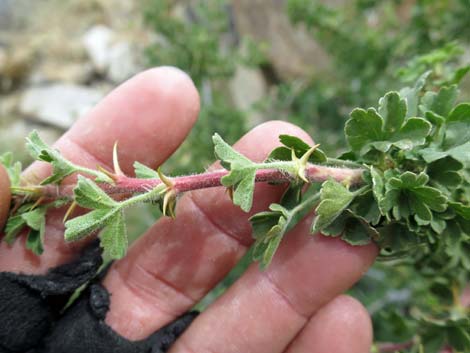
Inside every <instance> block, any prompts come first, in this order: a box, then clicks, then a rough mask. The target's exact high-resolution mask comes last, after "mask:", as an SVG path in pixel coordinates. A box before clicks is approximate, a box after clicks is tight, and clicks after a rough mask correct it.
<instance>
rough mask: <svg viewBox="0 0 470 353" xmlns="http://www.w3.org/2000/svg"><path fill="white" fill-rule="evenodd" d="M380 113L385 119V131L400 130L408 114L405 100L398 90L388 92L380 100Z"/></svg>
mask: <svg viewBox="0 0 470 353" xmlns="http://www.w3.org/2000/svg"><path fill="white" fill-rule="evenodd" d="M379 115H380V116H381V117H382V118H383V121H384V126H383V131H384V132H388V133H395V132H397V131H399V130H400V128H401V126H402V125H403V122H404V120H405V116H406V102H405V100H404V99H402V98H401V97H400V95H399V94H398V93H397V92H388V93H387V94H386V95H385V96H384V97H382V98H380V100H379Z"/></svg>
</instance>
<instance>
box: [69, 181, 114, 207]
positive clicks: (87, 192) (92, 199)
mask: <svg viewBox="0 0 470 353" xmlns="http://www.w3.org/2000/svg"><path fill="white" fill-rule="evenodd" d="M73 192H74V195H75V202H77V203H78V205H80V206H82V207H85V208H90V209H97V208H100V209H102V208H105V209H108V208H112V207H116V206H117V205H118V203H117V202H116V201H114V200H113V199H112V198H111V197H109V196H108V194H106V192H104V191H103V189H101V188H100V187H99V186H98V185H96V184H95V183H94V182H93V181H92V180H90V179H88V178H85V177H83V176H81V175H79V176H78V183H77V186H76V187H75V189H74V190H73Z"/></svg>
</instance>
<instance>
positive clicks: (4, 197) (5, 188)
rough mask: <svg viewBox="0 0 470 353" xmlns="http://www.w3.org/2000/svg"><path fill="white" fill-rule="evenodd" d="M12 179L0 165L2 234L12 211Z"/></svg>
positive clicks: (0, 220) (0, 221)
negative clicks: (9, 212)
mask: <svg viewBox="0 0 470 353" xmlns="http://www.w3.org/2000/svg"><path fill="white" fill-rule="evenodd" d="M10 198H11V194H10V179H9V178H8V174H7V171H6V170H5V168H4V167H3V166H2V165H1V164H0V232H1V230H2V229H3V225H4V224H5V221H6V219H7V216H8V211H9V210H10Z"/></svg>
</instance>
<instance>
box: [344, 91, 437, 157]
mask: <svg viewBox="0 0 470 353" xmlns="http://www.w3.org/2000/svg"><path fill="white" fill-rule="evenodd" d="M405 117H406V103H405V100H404V99H402V98H401V97H400V95H399V94H398V93H397V92H389V93H387V94H386V95H385V96H384V97H383V98H381V99H380V107H379V112H377V111H376V110H375V109H374V108H369V109H368V110H363V109H354V110H353V111H352V113H351V118H350V119H349V120H348V121H347V122H346V127H345V133H346V138H347V140H348V143H349V145H350V146H351V148H352V150H353V151H354V152H359V153H360V154H362V155H364V154H366V153H368V152H369V151H370V150H371V149H376V150H378V151H381V152H387V151H388V150H389V149H390V147H391V146H392V145H395V146H397V147H399V148H401V149H408V150H409V149H411V148H413V147H414V146H419V145H422V144H424V143H425V139H426V137H427V136H428V135H429V133H430V132H431V124H430V123H429V122H428V121H426V120H425V119H422V118H414V117H413V118H408V119H405Z"/></svg>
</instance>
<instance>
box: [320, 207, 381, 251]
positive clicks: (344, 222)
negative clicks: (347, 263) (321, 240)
mask: <svg viewBox="0 0 470 353" xmlns="http://www.w3.org/2000/svg"><path fill="white" fill-rule="evenodd" d="M322 234H324V235H326V236H334V237H337V236H341V239H343V240H344V241H346V242H347V243H348V244H350V245H355V246H357V245H367V244H369V243H370V242H371V239H377V238H378V236H379V233H378V232H377V230H375V228H374V227H372V226H370V225H369V223H368V221H367V220H366V219H365V218H363V217H359V216H357V215H355V214H354V213H353V212H351V211H350V210H345V211H344V212H343V213H342V214H341V215H340V216H338V217H337V218H336V219H335V220H334V221H333V222H332V223H331V224H330V225H329V226H327V227H326V228H324V229H323V230H322Z"/></svg>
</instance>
